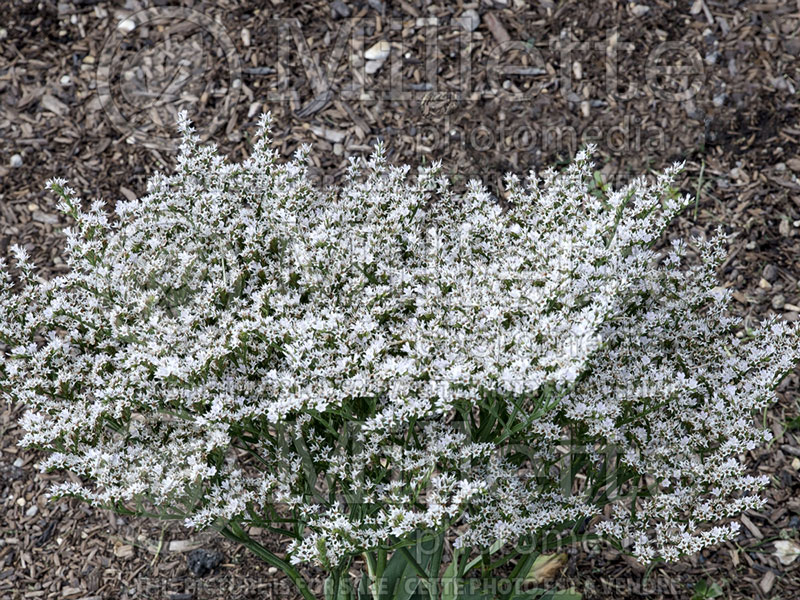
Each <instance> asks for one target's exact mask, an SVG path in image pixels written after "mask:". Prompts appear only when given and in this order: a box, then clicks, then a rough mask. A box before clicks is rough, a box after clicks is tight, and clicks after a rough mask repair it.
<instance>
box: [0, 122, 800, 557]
mask: <svg viewBox="0 0 800 600" xmlns="http://www.w3.org/2000/svg"><path fill="white" fill-rule="evenodd" d="M180 127H181V130H182V132H183V136H184V138H183V145H182V147H181V153H180V156H179V159H178V165H177V169H176V173H175V174H174V175H172V176H164V175H157V176H154V177H153V178H152V179H151V181H150V182H149V184H148V190H147V191H148V194H147V195H146V196H145V197H143V198H141V199H139V200H136V201H133V202H123V203H119V204H118V205H117V218H116V219H112V220H109V219H108V217H107V215H106V214H104V213H103V211H102V210H101V208H100V205H99V204H95V205H93V206H92V207H91V209H90V210H89V211H88V212H85V211H83V210H82V209H81V203H80V200H79V199H78V198H76V197H75V193H74V192H73V191H72V190H70V189H69V188H68V187H66V185H65V183H64V182H62V181H54V182H52V188H53V190H55V191H56V192H57V193H58V194H59V195H60V196H61V197H62V199H63V202H62V207H63V209H64V210H65V211H66V212H68V213H69V214H71V215H72V216H73V218H74V219H75V221H76V228H75V229H73V230H69V231H67V262H68V264H69V266H70V271H69V273H68V274H66V275H63V276H59V277H57V278H54V279H52V280H50V281H47V282H41V281H37V280H36V279H35V276H34V274H33V273H34V271H33V268H32V266H31V265H30V264H29V263H28V260H27V258H26V256H25V254H24V252H23V251H22V250H20V249H17V250H16V261H15V263H16V266H17V267H18V268H19V269H20V272H21V280H22V281H21V289H16V286H15V284H14V282H13V281H12V279H11V277H10V276H9V275H8V274H7V272H6V270H5V268H4V267H5V265H3V264H0V274H2V279H0V342H2V343H3V344H4V346H5V352H4V356H3V361H2V362H0V392H1V393H2V394H3V396H5V397H6V398H8V399H9V400H11V401H14V402H21V403H23V404H24V405H25V406H26V407H27V412H26V413H25V416H24V417H23V420H22V424H23V426H24V428H25V430H26V435H25V437H24V439H23V443H24V444H28V445H35V446H39V447H43V448H46V449H49V450H51V454H50V455H49V457H48V459H47V460H45V461H44V463H43V467H44V468H46V469H56V468H63V469H70V470H72V471H73V472H75V473H78V474H79V475H81V476H84V477H85V481H86V483H85V484H81V485H79V484H75V483H68V484H62V485H57V486H55V489H54V491H55V492H56V493H63V494H73V495H77V496H80V497H83V498H85V499H87V500H89V501H91V502H93V503H95V504H98V505H109V506H120V505H128V506H130V505H131V504H132V503H137V505H138V506H142V505H144V504H147V505H148V506H150V505H154V506H157V507H169V510H170V511H172V512H173V513H175V512H177V511H179V512H180V514H183V515H184V516H185V520H186V523H187V524H188V525H190V526H207V525H211V524H215V523H219V522H220V521H225V520H229V519H235V520H239V521H241V522H244V523H253V524H258V525H262V526H266V527H268V528H272V529H273V530H275V531H282V532H284V533H286V535H288V536H289V537H292V538H293V539H294V541H293V543H292V546H291V548H290V551H291V555H292V560H294V561H296V562H299V561H316V562H318V563H321V564H323V565H326V566H329V565H335V564H337V563H339V561H340V560H341V559H342V558H343V557H344V556H346V555H349V554H352V553H356V552H359V551H360V550H363V549H365V548H375V547H377V546H390V545H392V544H395V543H398V541H402V540H403V539H407V538H408V536H410V535H412V534H413V533H414V532H416V531H419V530H420V529H436V530H440V531H441V530H442V529H444V528H451V529H452V531H453V532H455V535H457V545H458V546H471V547H477V548H487V547H489V546H491V545H492V544H494V543H495V542H497V541H498V540H499V541H508V542H512V541H513V540H515V539H517V538H519V537H520V536H527V535H529V534H532V533H536V532H539V531H542V530H544V529H546V528H549V527H557V526H559V525H562V524H564V523H575V522H581V521H583V519H584V518H585V517H591V516H593V515H597V514H600V513H601V512H602V509H603V508H604V507H605V506H606V505H608V504H611V503H615V504H617V508H616V510H614V511H613V512H612V514H611V516H610V517H609V518H607V519H605V520H602V521H601V522H599V523H598V524H597V525H596V528H597V530H598V531H601V532H603V533H604V534H606V535H607V536H609V537H611V538H615V539H618V540H620V541H627V543H630V544H631V547H632V549H633V551H634V553H635V554H636V555H637V556H639V557H641V558H642V559H645V560H651V559H653V558H655V557H656V556H661V557H664V558H668V559H672V558H675V557H677V556H679V555H680V554H682V553H690V552H694V551H695V550H697V549H698V548H700V547H702V546H704V545H707V544H709V543H713V542H715V541H717V540H720V539H725V538H726V537H729V536H730V535H731V534H732V533H733V532H735V527H734V526H733V525H730V526H728V525H725V526H716V527H713V528H711V529H709V524H712V525H716V524H717V522H718V521H720V520H722V519H725V518H727V517H730V516H735V515H736V514H737V513H740V512H741V511H742V510H744V509H746V508H750V507H754V506H757V505H758V504H759V500H758V497H757V496H754V495H748V494H750V493H751V492H753V491H756V490H757V489H758V488H759V487H761V486H763V484H764V482H763V481H762V480H761V479H759V478H753V477H749V476H747V475H746V473H745V470H744V467H743V466H742V464H741V463H740V461H739V460H738V458H737V457H738V455H739V454H740V453H742V452H744V451H745V450H747V449H751V448H753V447H754V446H755V445H756V444H758V443H760V442H762V441H763V440H764V439H765V434H764V433H763V432H761V431H760V430H759V429H758V428H757V427H756V425H755V424H754V422H753V419H752V414H753V411H755V410H758V409H762V408H763V407H764V406H766V405H767V404H768V403H769V402H770V401H771V400H772V399H773V391H772V390H773V389H774V386H775V384H776V382H777V381H778V380H779V379H780V377H781V376H782V375H783V374H784V373H785V372H786V371H787V370H788V369H790V368H791V367H792V365H793V364H794V363H795V362H796V360H797V358H798V356H799V355H800V343H799V342H798V336H797V335H796V333H795V331H794V330H790V329H789V328H787V327H786V326H784V325H781V324H778V323H770V324H768V325H767V326H765V327H764V328H762V329H760V330H758V331H756V332H748V335H747V336H746V337H743V338H737V337H736V336H735V332H736V330H737V328H738V327H739V323H738V322H737V321H736V320H735V319H732V318H730V317H729V316H726V306H727V302H728V294H727V293H726V292H724V291H720V290H719V289H718V288H716V287H715V285H716V282H715V266H716V265H717V264H718V262H719V261H720V259H721V254H720V253H721V247H720V243H719V242H714V243H700V242H698V244H699V245H700V247H701V251H702V252H701V258H702V263H701V264H700V265H698V266H687V265H686V264H684V263H685V262H686V261H685V260H684V258H683V255H684V254H685V251H686V247H685V246H684V245H682V244H676V245H675V246H674V249H673V251H672V252H671V253H669V254H667V255H665V256H661V255H659V254H658V253H656V252H655V251H654V250H652V249H651V247H652V246H653V244H654V242H655V241H656V240H657V239H658V238H659V236H660V234H661V232H662V231H663V229H664V228H665V227H666V225H667V224H668V223H669V221H670V220H671V218H672V217H673V216H674V215H675V214H676V213H677V211H678V210H680V208H681V202H680V201H678V200H676V199H675V198H674V194H673V193H672V190H671V188H670V185H669V184H670V181H671V178H672V176H673V175H674V173H675V170H676V169H677V167H675V168H673V169H671V170H669V171H668V172H666V173H664V174H663V175H661V176H660V177H659V178H658V180H657V181H656V182H655V183H653V184H648V183H647V182H646V181H645V180H644V179H639V180H636V181H634V182H632V183H631V184H630V185H628V186H627V187H625V188H624V189H621V190H618V191H603V192H601V191H599V190H592V189H591V187H590V185H589V182H590V181H591V175H592V167H591V164H590V163H589V161H588V153H581V154H579V155H578V156H577V158H576V160H575V162H574V163H573V164H572V165H571V166H569V167H568V168H567V169H566V170H564V171H563V172H556V171H554V170H548V171H547V172H545V173H543V175H542V176H541V177H537V176H536V175H534V174H531V175H530V176H529V177H528V178H527V179H526V180H525V181H524V182H521V181H519V180H518V179H517V178H515V177H511V176H510V177H508V178H507V180H506V188H507V192H508V194H507V199H508V206H500V204H499V203H498V202H497V201H495V200H494V199H493V198H492V197H491V195H490V194H489V193H488V192H487V191H486V190H485V189H484V188H483V187H482V186H481V185H480V184H479V183H478V182H474V181H473V182H471V183H470V184H469V186H468V189H467V191H466V192H465V193H463V194H455V193H454V192H453V191H452V190H451V189H450V188H449V185H448V181H447V180H446V179H445V178H444V177H442V176H441V175H440V174H439V168H438V165H436V164H434V165H433V166H431V167H429V168H421V169H419V172H418V173H417V174H416V176H415V177H413V178H412V177H409V169H408V167H395V166H391V165H388V164H387V162H386V160H385V158H384V155H383V152H382V149H381V148H380V147H379V148H378V149H377V151H376V152H375V154H374V155H373V156H372V157H371V158H369V159H368V160H364V159H361V160H354V161H353V162H352V163H351V167H350V169H349V171H348V173H347V179H346V182H345V183H344V185H343V186H342V187H341V188H340V189H326V190H319V189H315V188H314V187H313V186H312V185H311V184H310V183H309V177H308V172H307V166H306V162H307V161H306V154H307V152H308V149H306V148H303V149H301V150H300V151H299V152H298V153H297V155H296V156H295V157H294V159H293V160H291V161H289V162H286V163H281V162H279V161H278V157H277V156H276V155H275V154H274V152H273V151H271V150H270V149H269V140H268V131H269V120H268V118H266V117H265V118H264V119H263V121H262V123H261V124H260V128H259V129H260V130H259V136H258V138H257V141H256V142H255V145H254V149H253V153H252V156H251V157H250V158H249V159H247V160H245V161H244V162H242V163H240V164H230V163H228V162H227V161H225V159H224V158H222V157H220V156H219V155H218V154H217V152H216V150H215V148H213V147H200V146H199V145H198V140H197V137H196V136H195V135H194V134H193V132H192V130H191V127H190V125H189V124H188V122H187V121H186V120H185V117H183V119H182V121H181V123H180ZM565 438H566V441H565ZM612 454H613V457H612V456H611V455H612ZM566 460H568V461H569V462H565V461H566ZM565 469H566V471H565ZM571 471H574V473H572V475H575V474H577V475H578V477H576V478H567V479H569V481H568V482H567V484H565V473H567V472H571ZM609 473H611V474H613V477H612V479H614V482H611V483H609V481H607V479H608V475H609ZM598 474H602V477H600V476H599V475H598ZM138 503H144V504H138ZM287 521H288V522H294V523H295V526H293V527H288V528H287V527H281V523H286V522H287ZM298 524H299V526H298Z"/></svg>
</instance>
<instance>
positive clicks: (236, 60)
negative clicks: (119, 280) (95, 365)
mask: <svg viewBox="0 0 800 600" xmlns="http://www.w3.org/2000/svg"><path fill="white" fill-rule="evenodd" d="M0 14H2V18H0V256H5V255H6V254H7V251H8V246H9V245H10V244H13V243H19V244H22V245H24V246H25V247H26V248H28V250H29V251H30V252H31V254H32V255H33V257H34V258H35V260H36V261H37V263H38V264H39V265H41V267H42V268H43V269H44V271H45V273H46V274H47V275H53V274H56V273H59V272H62V271H63V270H64V262H63V260H62V258H61V256H62V247H63V235H62V234H61V229H62V228H63V227H64V226H65V225H67V223H66V221H65V219H64V217H63V216H62V215H61V214H60V213H58V212H57V211H56V210H55V200H54V198H53V197H52V196H51V195H50V194H48V193H45V192H44V182H45V181H46V180H47V179H49V178H51V177H63V178H65V179H68V180H69V181H70V183H71V185H72V186H73V187H75V188H77V189H78V190H79V191H80V192H81V193H82V194H83V195H84V197H85V198H86V199H89V200H93V199H98V198H100V199H103V200H104V201H105V202H106V205H107V207H108V208H109V209H112V208H113V206H114V203H115V201H116V200H117V199H120V198H132V197H134V196H136V195H138V194H141V193H143V192H144V189H145V182H146V179H147V177H148V176H149V175H151V174H152V173H153V172H154V171H156V170H168V169H170V168H171V165H172V162H171V161H172V160H173V156H174V144H175V131H174V127H173V123H174V115H175V113H176V111H177V110H178V109H186V110H187V111H188V112H189V114H190V116H191V117H192V119H193V120H194V121H195V123H196V124H197V126H198V129H199V131H200V132H201V133H202V134H203V135H205V136H207V137H208V138H209V139H211V140H213V141H215V142H216V143H218V144H219V146H220V148H221V149H222V150H223V151H224V152H225V153H227V154H228V155H230V156H231V157H232V158H234V159H237V160H238V159H241V158H242V157H243V156H246V154H247V148H248V144H249V141H250V138H251V134H252V132H253V131H254V128H255V124H256V120H257V118H258V116H259V115H260V114H261V112H262V111H266V110H270V111H271V112H272V114H273V117H274V122H275V128H274V146H275V147H276V148H277V149H278V150H279V151H280V152H281V153H282V154H284V155H286V154H289V153H291V152H292V151H294V150H295V149H296V148H297V147H298V146H299V145H300V144H302V143H310V144H312V145H313V151H312V160H313V162H314V165H315V167H316V170H315V175H316V177H318V179H319V181H320V182H321V183H323V184H327V183H332V182H335V181H336V180H337V178H338V177H339V176H340V175H341V173H342V172H343V170H344V168H345V167H346V165H347V161H348V158H349V157H350V156H353V155H359V154H363V153H365V152H369V151H370V150H371V149H372V147H373V146H374V144H375V143H376V142H377V140H378V139H382V140H384V141H385V142H386V145H387V148H388V150H389V152H390V155H391V157H392V159H393V160H396V161H402V162H407V163H410V164H412V165H419V164H423V163H424V162H426V161H429V160H430V159H431V157H435V158H438V159H441V160H442V163H443V165H444V168H445V170H446V171H447V172H448V173H449V174H451V176H452V177H453V178H454V181H455V183H456V185H463V184H464V183H465V181H466V180H467V179H470V178H480V179H482V180H483V181H484V182H485V183H486V184H487V185H488V186H489V187H490V188H491V190H492V191H493V192H494V193H495V194H496V195H497V196H498V197H502V195H503V185H502V176H503V174H504V173H505V172H506V171H514V172H517V173H524V172H526V171H528V170H529V169H532V168H539V167H542V166H545V165H550V164H563V163H564V162H565V161H566V160H568V159H569V157H570V156H571V155H572V154H573V153H574V152H575V151H576V150H577V149H578V148H579V147H580V146H581V145H583V144H585V143H587V142H590V141H591V142H595V143H596V144H597V146H598V154H597V156H596V160H597V162H598V168H599V169H601V172H602V174H603V176H604V177H605V179H606V181H609V182H612V183H620V182H624V181H626V180H628V179H630V178H631V177H632V176H634V175H638V174H640V173H646V172H651V171H653V170H658V169H660V168H662V167H664V166H667V165H668V164H670V163H672V162H674V161H685V170H684V173H683V175H682V178H681V180H680V182H679V184H680V188H681V190H682V191H683V192H684V193H688V194H691V195H692V197H693V198H695V199H696V202H695V203H694V205H693V206H691V207H690V208H689V210H687V211H686V212H685V213H684V215H683V216H682V217H681V218H680V219H679V221H678V222H677V223H676V224H675V226H674V227H673V228H672V230H671V231H670V232H669V235H670V236H676V235H683V236H686V235H707V234H710V232H711V231H713V230H714V229H716V228H717V227H723V228H724V229H725V230H726V231H727V232H728V233H730V234H731V236H732V238H731V242H730V248H729V257H728V260H727V261H726V263H725V265H724V267H723V268H722V269H721V272H720V278H721V282H722V284H723V285H725V286H728V287H732V288H733V289H734V290H735V293H734V297H735V300H736V305H735V309H736V310H737V311H738V312H739V313H740V314H741V315H742V316H744V317H745V318H747V319H749V320H751V321H755V320H759V319H762V318H763V317H765V316H768V315H771V314H777V315H778V316H779V317H780V318H783V319H787V320H790V321H794V320H797V319H798V314H799V313H800V287H798V279H800V235H799V234H798V231H799V230H800V179H798V175H799V174H800V156H799V155H798V146H799V145H800V99H799V98H798V94H797V91H798V89H799V88H800V62H798V54H800V34H799V33H798V32H800V0H769V1H768V0H762V1H759V2H753V1H742V0H680V1H679V0H649V1H645V0H642V1H640V2H629V1H623V0H581V1H577V0H575V1H570V0H562V1H555V0H538V1H534V2H526V1H521V0H484V1H481V2H464V1H463V0H456V1H455V2H446V3H445V2H441V3H428V2H422V1H420V0H401V1H399V2H390V1H389V0H367V1H363V0H357V1H347V0H336V1H335V2H331V3H328V2H323V1H321V0H308V1H306V2H285V1H282V0H270V2H253V1H244V0H242V1H236V0H216V1H214V2H199V1H192V0H184V1H183V2H178V1H177V0H176V1H175V2H173V3H169V2H168V1H167V0H152V1H151V2H150V1H145V0H126V1H124V2H123V1H122V0H120V1H118V2H110V1H100V0H71V1H70V0H62V1H58V2H57V1H56V0H5V1H4V2H3V3H2V11H0ZM473 29H474V31H472V30H473ZM387 52H388V57H385V55H386V53H387ZM779 395H780V402H779V403H778V404H777V405H776V406H775V407H773V408H772V409H771V410H770V411H768V412H767V413H766V414H765V415H764V422H765V424H766V426H767V427H769V428H770V429H771V430H772V431H773V433H774V434H775V440H774V441H773V442H772V443H771V444H770V445H769V446H768V447H766V448H763V449H759V450H756V451H753V452H751V453H749V454H748V455H747V456H746V457H745V458H746V460H747V461H748V464H749V465H750V466H751V468H752V470H753V471H754V472H758V473H763V474H767V475H769V476H770V477H771V480H772V483H773V485H772V487H771V488H770V490H769V491H768V492H767V497H768V498H769V503H768V505H767V507H766V508H765V509H764V510H763V511H762V512H760V513H749V514H748V515H747V516H746V519H745V520H744V527H743V528H742V532H741V535H740V536H739V537H738V538H737V539H736V540H735V541H734V542H730V543H726V544H723V545H721V546H720V547H717V548H714V549H712V550H707V551H704V552H703V553H702V554H700V555H698V556H696V557H693V558H691V559H689V560H685V561H682V562H680V563H678V564H677V565H671V566H666V567H658V568H656V569H654V570H652V571H651V572H645V570H644V569H643V568H642V567H641V566H640V565H638V564H637V563H636V562H635V561H632V560H630V559H629V558H626V557H624V556H622V555H620V554H619V553H616V552H613V551H611V550H610V549H608V548H607V547H605V546H602V545H599V546H592V547H585V548H572V549H570V551H569V559H568V561H567V563H566V565H565V566H564V568H563V569H562V570H561V572H560V574H559V576H558V578H557V579H556V580H555V581H554V582H552V583H553V584H554V585H559V586H562V587H569V586H574V587H575V589H577V590H578V591H581V592H582V593H583V594H584V598H586V599H592V598H613V599H628V598H631V599H633V598H653V599H656V598H690V597H691V596H692V594H693V589H694V586H695V585H696V584H697V583H698V582H699V581H700V580H705V581H707V582H709V583H711V582H716V583H717V584H718V585H719V586H720V587H721V589H722V590H723V592H724V596H723V597H725V598H733V599H751V598H765V599H766V598H784V599H790V598H796V597H798V594H799V592H798V590H800V571H798V570H799V569H800V560H798V561H796V562H794V563H792V564H790V565H783V564H781V563H780V562H779V561H778V560H777V558H776V556H775V555H774V550H775V546H774V542H775V541H778V540H793V541H795V542H797V541H798V538H799V537H800V534H799V533H798V530H800V498H799V497H798V494H799V493H800V420H798V418H797V415H798V378H797V376H796V375H792V376H790V377H788V378H787V379H786V381H785V382H784V384H783V385H782V386H781V389H780V391H779ZM0 411H2V412H0V600H17V599H23V598H42V599H45V598H47V599H51V598H59V599H77V598H82V599H84V600H89V599H98V600H99V599H101V598H114V599H118V598H123V597H127V598H159V599H161V598H171V599H173V600H190V599H206V598H208V599H211V598H292V597H294V595H293V592H292V591H291V587H290V586H288V584H287V583H286V582H285V580H284V579H282V577H281V576H280V575H279V574H277V573H276V572H275V571H274V569H268V568H266V567H265V566H264V565H263V564H261V563H259V562H258V561H257V560H255V559H254V558H252V557H251V556H249V555H248V554H247V553H246V552H245V551H243V550H242V549H240V548H236V547H234V546H232V545H230V544H228V543H226V542H223V541H221V540H219V539H218V538H215V537H213V536H212V535H210V534H205V533H203V534H196V535H193V534H191V533H190V532H187V531H186V530H184V529H182V528H181V526H180V525H179V524H175V523H168V524H164V523H159V522H157V521H147V520H143V521H135V522H130V521H128V520H127V519H125V518H121V517H119V516H114V515H112V514H110V513H107V512H104V511H96V510H90V509H89V508H87V507H86V506H84V505H82V504H80V503H78V502H75V501H66V500H62V501H54V502H47V501H46V500H45V495H44V494H45V492H46V489H47V487H48V485H49V482H50V481H52V480H53V479H54V478H57V477H59V475H43V474H40V473H38V471H37V470H36V469H35V468H34V465H35V463H36V461H37V458H38V457H37V455H36V454H35V453H32V452H29V451H25V450H22V449H19V448H18V447H17V446H16V441H17V440H18V438H19V435H20V432H19V429H18V428H17V426H16V419H17V418H18V417H19V415H20V411H19V408H18V407H0ZM197 550H202V551H204V552H206V553H209V554H207V555H206V554H204V555H199V554H194V555H192V556H194V558H193V559H192V560H188V558H187V557H188V556H189V555H190V553H191V552H192V551H197ZM214 553H218V554H214ZM204 557H205V558H204ZM209 557H212V558H209ZM204 561H206V562H204ZM209 561H210V562H209ZM215 562H216V563H218V564H216V566H214V567H209V568H208V569H205V568H204V567H202V565H204V564H208V565H211V564H213V563H215ZM198 565H201V566H198ZM205 570H210V572H209V573H206V574H204V573H203V571H205ZM307 575H308V577H309V579H310V580H312V581H314V582H315V585H317V586H319V573H318V572H316V571H314V570H309V571H308V572H307Z"/></svg>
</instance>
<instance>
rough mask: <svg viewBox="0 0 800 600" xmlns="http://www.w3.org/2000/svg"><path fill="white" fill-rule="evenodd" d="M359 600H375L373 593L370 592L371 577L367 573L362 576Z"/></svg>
mask: <svg viewBox="0 0 800 600" xmlns="http://www.w3.org/2000/svg"><path fill="white" fill-rule="evenodd" d="M358 600H373V598H372V592H370V590H369V577H368V576H367V574H366V573H362V574H361V580H360V581H359V582H358Z"/></svg>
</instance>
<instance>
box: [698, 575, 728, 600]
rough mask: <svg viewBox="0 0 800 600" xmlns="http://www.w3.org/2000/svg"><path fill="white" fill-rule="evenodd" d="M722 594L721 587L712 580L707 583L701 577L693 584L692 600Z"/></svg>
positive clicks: (702, 599)
mask: <svg viewBox="0 0 800 600" xmlns="http://www.w3.org/2000/svg"><path fill="white" fill-rule="evenodd" d="M720 596H722V588H721V587H720V585H719V584H718V583H716V582H714V581H712V582H711V583H708V582H707V581H706V580H705V579H701V580H700V581H698V582H697V584H696V585H695V586H694V594H692V600H707V599H711V598H719V597H720Z"/></svg>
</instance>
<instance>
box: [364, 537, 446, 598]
mask: <svg viewBox="0 0 800 600" xmlns="http://www.w3.org/2000/svg"><path fill="white" fill-rule="evenodd" d="M408 550H409V554H408V555H406V554H405V553H404V552H402V551H399V550H398V551H395V552H394V553H393V554H392V558H390V559H389V562H388V563H386V570H385V571H384V572H383V577H382V578H381V579H382V581H378V582H377V584H378V585H377V588H378V594H379V598H378V600H411V598H412V597H413V596H414V593H415V592H416V591H417V588H418V587H419V583H420V579H419V576H418V574H417V569H416V568H415V566H414V565H413V563H412V562H411V561H410V560H409V559H408V558H407V556H411V557H413V558H414V560H416V562H417V564H418V565H419V567H421V568H422V569H423V570H426V569H428V567H429V566H430V562H431V557H432V556H433V552H432V551H425V549H424V548H423V547H422V544H421V543H417V544H416V545H415V546H413V547H411V548H409V549H408Z"/></svg>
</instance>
